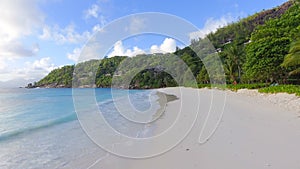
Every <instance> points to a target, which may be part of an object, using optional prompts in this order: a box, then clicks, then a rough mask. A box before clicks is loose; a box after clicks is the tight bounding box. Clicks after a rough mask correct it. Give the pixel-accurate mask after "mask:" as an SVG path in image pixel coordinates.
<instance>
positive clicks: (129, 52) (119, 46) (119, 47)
mask: <svg viewBox="0 0 300 169" xmlns="http://www.w3.org/2000/svg"><path fill="white" fill-rule="evenodd" d="M145 53H146V52H145V51H143V50H142V49H140V48H138V47H136V46H135V47H133V49H125V48H124V46H123V43H122V41H118V42H116V43H115V45H114V48H113V51H112V52H111V53H110V54H109V55H108V57H113V56H129V57H132V56H136V55H139V54H145Z"/></svg>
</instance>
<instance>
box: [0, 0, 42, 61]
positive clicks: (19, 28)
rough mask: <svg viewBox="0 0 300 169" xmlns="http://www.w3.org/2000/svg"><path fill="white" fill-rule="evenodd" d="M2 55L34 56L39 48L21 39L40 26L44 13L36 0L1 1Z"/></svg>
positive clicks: (0, 43) (0, 47)
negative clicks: (30, 45) (24, 42)
mask: <svg viewBox="0 0 300 169" xmlns="http://www.w3.org/2000/svg"><path fill="white" fill-rule="evenodd" d="M0 16H1V19H0V28H1V29H0V39H1V41H0V57H14V58H18V57H24V56H33V55H34V54H35V53H36V52H37V50H36V49H34V48H33V47H32V48H30V47H29V48H28V47H26V46H25V45H24V44H22V43H20V39H21V38H24V37H26V36H29V35H31V34H33V33H34V32H35V31H36V29H38V28H40V27H41V25H42V24H43V21H44V15H43V14H42V12H41V11H40V10H39V9H38V7H37V1H36V0H27V1H24V0H14V1H12V0H1V1H0Z"/></svg>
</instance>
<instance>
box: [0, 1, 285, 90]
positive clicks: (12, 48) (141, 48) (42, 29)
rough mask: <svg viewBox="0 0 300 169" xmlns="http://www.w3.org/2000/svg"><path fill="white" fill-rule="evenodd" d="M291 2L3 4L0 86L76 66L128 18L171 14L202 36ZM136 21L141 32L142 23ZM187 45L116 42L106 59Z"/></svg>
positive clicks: (162, 40)
mask: <svg viewBox="0 0 300 169" xmlns="http://www.w3.org/2000/svg"><path fill="white" fill-rule="evenodd" d="M286 1H287V0H267V1H261V0H252V1H245V0H209V1H202V0H184V1H179V0H177V1H174V0H160V1H158V0H76V1H74V0H1V1H0V16H1V19H0V87H1V86H5V85H9V86H24V85H25V84H26V83H28V82H33V81H38V80H39V79H41V78H42V77H44V76H45V75H47V74H48V73H49V72H50V71H51V70H53V69H55V68H58V67H61V66H63V65H69V64H76V63H77V61H78V57H79V56H80V53H81V51H82V50H83V49H84V47H85V44H86V43H87V42H88V40H89V39H91V38H92V37H93V36H94V35H95V34H96V33H97V32H99V31H102V30H103V28H105V27H106V26H107V25H109V24H110V23H111V22H113V21H115V20H117V19H119V18H121V17H124V16H127V15H132V14H136V13H143V12H159V13H166V14H171V15H174V16H177V17H180V18H183V19H184V20H186V21H188V22H190V23H191V24H193V25H195V26H196V27H197V28H198V29H199V32H197V33H196V36H198V37H204V36H205V35H206V34H207V33H210V32H214V31H216V30H217V28H219V27H222V26H225V25H227V24H229V23H232V22H234V21H237V20H239V19H240V18H244V17H247V16H249V15H252V14H254V13H256V12H260V11H262V10H264V9H270V8H273V7H276V6H279V5H281V4H282V3H284V2H286ZM130 22H132V23H128V24H130V25H134V26H135V28H136V27H137V28H138V24H139V21H138V20H132V21H130ZM191 33H192V32H191ZM185 45H186V44H183V43H181V42H180V41H178V40H176V39H174V38H172V37H166V36H162V35H151V34H145V35H139V36H132V37H128V38H127V39H119V40H117V41H115V43H114V45H112V46H110V48H109V50H108V52H107V53H106V55H107V56H108V57H111V56H114V55H128V56H135V55H137V54H142V53H158V52H160V53H167V52H173V51H174V50H175V49H176V46H178V47H184V46H185ZM103 57H104V56H103Z"/></svg>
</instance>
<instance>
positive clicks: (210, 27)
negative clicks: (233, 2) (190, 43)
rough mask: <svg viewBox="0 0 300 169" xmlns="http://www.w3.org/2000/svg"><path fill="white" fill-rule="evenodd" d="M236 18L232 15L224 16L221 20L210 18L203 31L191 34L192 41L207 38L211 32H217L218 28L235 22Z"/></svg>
mask: <svg viewBox="0 0 300 169" xmlns="http://www.w3.org/2000/svg"><path fill="white" fill-rule="evenodd" d="M233 21H234V18H233V17H232V16H231V15H226V16H222V17H221V18H220V19H213V18H210V19H208V20H207V21H206V22H205V25H204V27H203V28H202V29H200V30H199V31H197V32H192V33H191V34H190V39H198V38H205V37H206V35H208V34H209V33H211V32H215V31H217V30H218V28H221V27H224V26H226V25H228V24H229V23H231V22H233Z"/></svg>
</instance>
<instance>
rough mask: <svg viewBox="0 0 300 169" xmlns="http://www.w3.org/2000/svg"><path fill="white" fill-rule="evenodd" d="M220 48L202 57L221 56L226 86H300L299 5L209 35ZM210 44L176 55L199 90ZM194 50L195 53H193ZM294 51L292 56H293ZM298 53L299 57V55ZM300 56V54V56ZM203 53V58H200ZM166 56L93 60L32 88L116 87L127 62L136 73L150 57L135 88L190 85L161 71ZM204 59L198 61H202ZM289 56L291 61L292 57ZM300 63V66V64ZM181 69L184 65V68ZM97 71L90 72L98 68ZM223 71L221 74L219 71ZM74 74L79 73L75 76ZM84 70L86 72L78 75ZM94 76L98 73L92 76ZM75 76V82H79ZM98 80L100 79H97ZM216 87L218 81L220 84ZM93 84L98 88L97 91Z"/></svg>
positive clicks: (182, 74) (195, 43)
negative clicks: (140, 65) (138, 67)
mask: <svg viewBox="0 0 300 169" xmlns="http://www.w3.org/2000/svg"><path fill="white" fill-rule="evenodd" d="M207 38H208V39H209V40H210V41H211V43H212V44H213V46H214V47H215V49H214V51H209V52H202V53H201V54H200V55H202V56H200V57H201V59H202V60H204V59H205V60H209V58H210V57H211V55H215V54H216V53H218V54H219V56H220V58H221V61H222V63H223V68H224V71H225V74H226V81H227V82H228V83H232V82H234V81H236V82H238V83H257V82H264V83H265V82H266V83H270V82H274V81H276V82H277V83H294V84H295V83H299V81H300V76H299V73H300V70H299V67H300V66H299V63H300V61H299V56H298V57H296V60H295V57H294V56H295V55H294V54H293V52H294V53H295V50H292V49H297V47H295V44H300V43H297V42H298V41H299V39H300V8H299V5H298V3H297V2H296V1H294V0H290V1H288V2H286V3H284V4H283V5H281V6H278V7H276V8H273V9H270V10H264V11H262V12H260V13H256V14H254V15H252V16H249V17H247V18H244V19H241V20H240V21H238V22H235V23H232V24H230V25H228V26H226V27H223V28H220V29H218V30H217V31H216V32H214V33H210V34H209V35H207ZM205 41H206V40H205V39H195V40H192V41H191V45H190V46H189V47H186V48H184V49H179V50H177V51H176V52H175V53H174V54H175V55H177V56H179V58H180V59H181V60H183V61H184V62H185V63H186V64H187V65H188V66H189V68H190V70H191V71H192V74H193V75H194V77H196V80H197V82H198V83H199V84H202V83H209V82H210V80H211V79H210V77H209V76H208V73H207V70H206V68H205V66H203V63H202V61H201V60H200V59H199V57H198V56H199V53H198V52H197V51H195V50H197V49H199V50H202V49H203V44H205ZM192 49H193V50H192ZM290 49H291V50H290ZM296 52H297V51H296ZM298 52H299V51H298ZM196 53H197V54H196ZM171 55H172V54H165V55H159V56H158V55H139V56H136V57H132V58H128V57H126V56H115V57H112V58H105V59H102V60H91V61H87V62H84V63H79V64H78V65H76V67H75V66H74V65H71V66H64V67H62V68H59V69H55V70H53V71H52V72H50V73H49V74H48V75H47V76H46V77H44V78H43V79H42V80H40V81H38V82H35V83H34V84H29V86H28V87H71V86H72V80H74V81H73V82H74V83H73V85H75V87H110V86H111V82H112V79H113V77H118V78H121V80H125V79H122V78H125V77H123V75H124V74H126V73H127V72H122V71H116V70H117V67H118V66H119V64H120V63H122V61H130V62H128V65H130V66H129V68H131V69H132V70H128V71H129V72H130V71H132V72H134V71H135V66H136V65H134V64H140V63H142V62H144V61H145V60H144V58H146V57H147V60H150V61H152V62H149V65H152V67H153V68H146V67H145V70H143V71H139V72H135V73H137V74H136V75H135V77H134V78H132V80H131V82H130V86H129V87H130V88H158V87H167V86H176V85H178V83H181V82H182V81H186V80H184V79H187V78H186V76H187V75H188V72H187V71H186V72H180V71H182V70H180V69H179V68H177V69H176V70H174V72H175V73H177V75H178V76H179V77H176V79H177V80H174V79H173V78H172V76H171V75H170V72H166V70H164V69H163V68H161V67H160V66H159V62H160V61H162V60H163V57H169V58H170V57H171ZM197 55H198V56H197ZM286 56H287V57H286ZM297 58H298V60H297ZM164 62H167V63H166V64H170V65H171V64H174V65H176V64H177V61H173V63H172V59H169V60H167V61H164ZM178 64H179V62H178ZM93 67H94V68H95V67H96V68H98V69H97V70H89V69H92V68H93ZM216 69H217V68H216ZM74 70H76V71H77V72H75V73H73V72H74ZM78 70H81V71H79V72H78ZM88 72H94V74H92V75H90V74H89V73H88ZM73 75H74V76H73ZM93 77H95V79H94V78H93ZM214 80H215V82H216V81H218V79H214ZM91 81H93V82H92V83H93V84H95V85H94V86H91V85H90V84H91Z"/></svg>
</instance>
